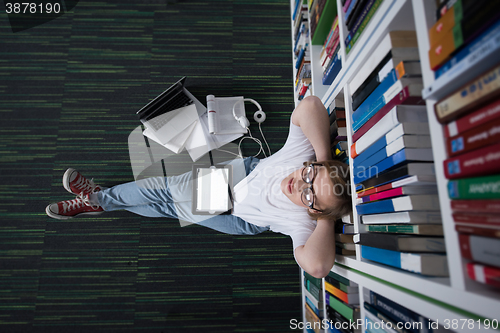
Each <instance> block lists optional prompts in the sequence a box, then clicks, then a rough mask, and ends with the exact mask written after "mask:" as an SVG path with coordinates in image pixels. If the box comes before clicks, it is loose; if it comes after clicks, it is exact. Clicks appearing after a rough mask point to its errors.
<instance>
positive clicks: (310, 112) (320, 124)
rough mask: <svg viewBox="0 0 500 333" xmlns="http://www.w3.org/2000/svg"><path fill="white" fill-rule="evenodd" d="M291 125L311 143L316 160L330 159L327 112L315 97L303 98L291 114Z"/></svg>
mask: <svg viewBox="0 0 500 333" xmlns="http://www.w3.org/2000/svg"><path fill="white" fill-rule="evenodd" d="M292 123H293V124H294V125H297V126H299V127H300V128H301V129H302V132H303V133H304V135H305V136H306V137H307V138H308V139H309V141H310V142H311V144H312V146H313V148H314V153H315V154H316V159H317V160H318V161H325V160H331V159H332V152H331V149H330V119H329V117H328V111H327V110H326V108H325V106H324V105H323V103H322V102H321V100H320V99H319V98H318V97H316V96H308V97H306V98H304V99H303V100H302V101H301V102H300V104H299V105H298V106H297V108H296V109H295V110H294V111H293V114H292Z"/></svg>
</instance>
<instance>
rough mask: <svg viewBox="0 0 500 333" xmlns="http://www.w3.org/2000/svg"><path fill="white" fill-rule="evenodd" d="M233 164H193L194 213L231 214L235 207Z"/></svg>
mask: <svg viewBox="0 0 500 333" xmlns="http://www.w3.org/2000/svg"><path fill="white" fill-rule="evenodd" d="M232 167H233V166H232V165H220V166H211V167H207V166H201V165H193V197H192V213H193V214H195V215H220V214H231V212H232V208H233V200H232V190H233V187H232V186H233V184H232V179H233V168H232Z"/></svg>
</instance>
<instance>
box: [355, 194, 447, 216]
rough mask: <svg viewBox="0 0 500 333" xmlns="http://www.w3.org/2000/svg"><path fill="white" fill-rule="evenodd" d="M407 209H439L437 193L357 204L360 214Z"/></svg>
mask: <svg viewBox="0 0 500 333" xmlns="http://www.w3.org/2000/svg"><path fill="white" fill-rule="evenodd" d="M407 210H425V211H438V210H439V199H438V196H437V195H434V194H431V195H423V194H415V195H405V196H401V197H398V198H394V199H385V200H380V201H376V202H369V203H365V204H362V205H357V206H356V211H357V212H358V214H359V215H366V214H380V213H392V212H401V211H407Z"/></svg>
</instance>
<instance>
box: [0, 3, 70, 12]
mask: <svg viewBox="0 0 500 333" xmlns="http://www.w3.org/2000/svg"><path fill="white" fill-rule="evenodd" d="M5 12H6V13H7V14H54V13H55V14H57V13H60V12H61V4H60V3H57V2H56V3H37V2H6V3H5Z"/></svg>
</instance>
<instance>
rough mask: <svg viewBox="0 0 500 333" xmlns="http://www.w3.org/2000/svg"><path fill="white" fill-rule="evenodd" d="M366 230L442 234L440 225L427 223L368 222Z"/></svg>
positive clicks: (430, 234)
mask: <svg viewBox="0 0 500 333" xmlns="http://www.w3.org/2000/svg"><path fill="white" fill-rule="evenodd" d="M365 228H366V231H369V232H389V233H395V234H412V235H429V236H441V235H443V226H442V225H429V224H369V225H366V227H365Z"/></svg>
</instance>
